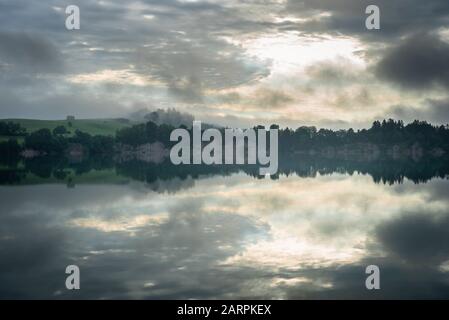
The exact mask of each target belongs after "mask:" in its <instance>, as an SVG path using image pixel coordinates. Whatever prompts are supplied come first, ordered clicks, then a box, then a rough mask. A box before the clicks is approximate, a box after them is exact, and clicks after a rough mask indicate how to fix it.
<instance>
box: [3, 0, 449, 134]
mask: <svg viewBox="0 0 449 320" xmlns="http://www.w3.org/2000/svg"><path fill="white" fill-rule="evenodd" d="M70 4H75V5H78V6H79V8H80V11H81V29H80V30H74V31H68V30H66V28H65V18H66V14H65V7H66V6H67V5H70ZM369 4H376V5H378V6H379V7H380V10H381V29H380V30H367V29H366V28H365V18H366V16H367V15H366V14H365V8H366V6H367V5H369ZM448 26H449V2H448V1H447V0H429V1H418V0H407V1H406V0H396V1H389V0H377V1H365V0H304V1H292V0H290V1H283V0H264V1H262V0H246V1H236V0H230V1H215V0H211V1H201V0H200V1H195V0H182V1H181V0H179V1H174V0H147V1H129V2H126V3H125V2H124V1H118V0H105V1H87V0H86V1H75V0H73V1H68V2H65V1H51V0H43V1H34V2H31V1H22V0H14V1H13V0H6V1H5V0H0V30H1V31H0V97H1V99H0V117H1V118H17V117H22V118H40V119H60V118H64V117H65V116H66V115H68V114H70V115H75V116H76V117H78V118H95V117H119V116H127V115H130V114H132V113H134V114H135V112H136V111H138V110H141V109H158V108H162V109H168V108H176V109H177V110H179V111H181V112H187V113H190V114H193V115H194V116H195V118H197V119H199V120H203V121H206V122H212V123H219V124H227V125H234V126H245V125H254V124H257V123H262V124H269V123H279V124H281V125H283V126H293V127H297V126H299V125H303V124H314V125H318V126H327V127H349V126H355V127H362V126H367V125H369V124H370V123H371V122H372V121H373V120H375V119H381V118H387V117H394V118H401V119H404V120H406V121H409V120H413V119H420V120H429V121H432V122H435V123H442V124H444V123H448V122H449V108H448V105H449V104H448V101H449V96H448V94H447V89H448V88H449V58H448V57H449V27H448Z"/></svg>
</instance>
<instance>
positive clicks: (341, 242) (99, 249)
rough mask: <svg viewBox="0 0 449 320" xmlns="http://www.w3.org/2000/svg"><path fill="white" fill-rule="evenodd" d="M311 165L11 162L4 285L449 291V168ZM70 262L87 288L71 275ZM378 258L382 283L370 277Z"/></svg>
mask: <svg viewBox="0 0 449 320" xmlns="http://www.w3.org/2000/svg"><path fill="white" fill-rule="evenodd" d="M133 167H135V166H133ZM403 167H404V166H401V168H403ZM338 168H340V169H338ZM303 169H304V168H303ZM306 169H307V168H306ZM306 169H304V170H305V172H308V174H300V173H298V172H297V171H296V172H294V171H291V172H290V171H289V172H287V173H285V172H284V173H282V171H281V174H280V175H279V176H278V177H277V178H276V179H270V178H265V179H261V178H257V177H255V176H254V175H252V174H250V173H248V172H245V171H244V170H235V171H232V170H231V172H222V171H217V172H207V173H201V172H195V173H194V174H188V173H179V172H174V173H173V174H171V175H168V176H167V175H164V174H163V173H162V172H165V171H164V170H160V172H159V173H158V169H157V166H156V167H153V168H152V169H151V172H152V174H151V175H149V174H148V172H146V173H143V174H139V173H136V174H124V172H125V171H126V170H124V169H123V168H116V167H110V168H106V169H104V168H98V167H97V168H95V169H92V168H90V169H89V170H87V171H86V172H81V173H80V172H75V171H73V168H71V169H67V170H65V171H64V170H59V169H58V170H56V171H55V170H53V171H51V170H50V172H52V173H50V174H42V173H41V174H38V173H36V172H34V173H33V172H32V170H31V173H30V172H29V171H26V173H24V172H25V171H23V170H22V171H23V172H22V174H19V173H18V171H21V169H20V168H18V169H15V170H13V171H10V172H9V173H8V174H7V175H6V174H3V175H2V177H3V183H2V185H1V186H0V199H1V202H0V284H1V286H0V298H2V299H8V298H20V299H27V298H33V299H35V298H46V299H47V298H48V299H81V298H82V299H85V298H86V299H111V298H124V299H335V298H336V299H343V298H356V299H378V298H395V299H405V298H448V297H449V210H448V208H449V206H448V205H449V197H448V196H449V180H447V178H446V176H445V174H441V173H440V172H439V171H435V172H434V173H433V174H431V175H430V176H429V175H428V174H427V173H426V172H425V169H423V170H424V171H423V170H421V171H420V170H415V171H413V170H411V171H408V172H407V173H406V174H405V175H404V174H403V173H401V172H400V173H398V174H395V175H392V174H391V170H390V171H388V168H387V167H383V169H382V168H381V169H379V168H377V169H372V170H371V171H369V170H368V171H369V172H364V171H366V170H361V169H360V168H358V170H353V169H352V168H350V170H348V169H347V168H346V169H344V168H343V169H342V168H341V167H340V166H337V167H336V168H333V169H331V170H323V169H322V168H321V169H319V170H308V169H307V170H306ZM309 169H310V168H309ZM382 170H383V171H385V172H387V173H388V174H387V177H386V178H385V177H384V176H383V175H382V172H383V171H382ZM61 172H62V173H63V174H62V175H61ZM301 172H302V171H301ZM361 172H363V173H361ZM14 174H15V175H17V176H18V177H21V178H17V179H16V178H11V176H12V175H14ZM58 174H59V176H58ZM379 175H380V176H379ZM5 176H7V177H8V179H9V180H7V179H6V178H5ZM149 176H150V177H151V178H148V177H149ZM14 177H15V176H14ZM5 179H6V180H5ZM11 181H13V182H11ZM418 182H419V183H418ZM68 265H77V266H78V267H79V269H80V274H81V282H80V283H81V289H80V290H67V289H66V287H65V279H66V277H67V274H65V269H66V266H68ZM368 265H377V266H378V267H379V269H380V283H381V289H380V290H367V289H366V287H365V279H366V277H367V274H366V273H365V268H366V267H367V266H368Z"/></svg>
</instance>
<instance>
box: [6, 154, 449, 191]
mask: <svg viewBox="0 0 449 320" xmlns="http://www.w3.org/2000/svg"><path fill="white" fill-rule="evenodd" d="M105 170H109V171H110V172H111V175H113V176H114V177H122V178H129V179H132V180H136V181H141V182H145V183H147V184H154V183H156V182H158V181H170V180H172V179H177V180H178V181H179V182H181V181H185V180H187V179H198V178H199V177H201V176H213V175H221V176H228V175H231V174H235V173H238V172H242V173H245V174H247V175H250V176H252V177H254V178H258V179H259V178H263V177H261V176H260V175H259V167H258V165H210V166H207V165H178V166H176V165H173V164H172V163H170V161H169V160H166V161H164V162H162V163H160V164H154V163H146V162H140V161H136V160H133V161H129V162H123V163H114V162H113V160H112V159H111V158H110V157H89V158H86V159H84V160H83V161H81V162H76V163H73V162H70V161H69V160H67V158H65V157H37V158H32V159H26V160H22V161H21V162H17V163H15V165H13V166H9V167H7V168H6V167H3V168H0V184H3V185H5V184H28V183H30V175H33V176H34V179H33V183H45V182H48V181H49V180H50V179H51V180H52V181H54V182H63V183H66V184H67V185H69V186H70V185H73V184H74V183H77V182H79V181H82V180H83V178H86V177H87V176H88V175H89V174H92V173H94V172H101V171H105ZM333 173H341V174H350V175H352V174H355V173H361V174H369V175H371V176H372V177H373V180H374V181H375V182H376V183H388V184H394V183H402V182H403V181H404V179H409V180H411V181H413V182H415V183H423V182H427V181H429V180H430V179H432V178H435V177H439V178H447V177H448V176H449V161H448V159H446V158H445V157H442V158H430V157H429V158H426V157H424V158H421V159H420V161H412V160H406V159H405V160H404V159H402V160H391V159H384V160H379V159H378V160H376V161H349V160H337V159H329V158H325V157H322V156H304V155H294V156H286V155H283V156H282V155H281V156H280V159H279V170H278V174H277V175H275V176H271V179H277V178H278V177H279V175H287V176H289V175H293V174H296V175H298V176H300V177H315V176H317V175H330V174H333ZM91 178H92V177H91ZM93 179H97V180H98V181H95V180H94V181H95V182H97V183H102V182H103V183H104V182H111V181H112V182H113V181H114V180H113V179H112V180H108V181H101V179H103V178H102V176H101V175H100V176H99V177H93ZM118 180H119V179H118ZM119 181H123V179H122V180H119ZM89 182H93V181H92V180H89Z"/></svg>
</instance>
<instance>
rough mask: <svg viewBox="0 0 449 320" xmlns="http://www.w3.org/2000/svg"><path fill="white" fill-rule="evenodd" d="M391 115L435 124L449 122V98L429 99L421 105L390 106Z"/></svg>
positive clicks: (406, 119)
mask: <svg viewBox="0 0 449 320" xmlns="http://www.w3.org/2000/svg"><path fill="white" fill-rule="evenodd" d="M388 114H389V116H390V117H392V118H394V119H401V120H404V121H406V122H412V121H414V120H426V121H428V122H431V123H433V124H440V125H441V124H442V125H445V124H448V123H449V98H446V99H428V100H426V101H424V103H423V105H422V106H420V107H411V106H403V105H397V106H393V107H391V108H390V110H389V112H388Z"/></svg>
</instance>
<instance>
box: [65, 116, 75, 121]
mask: <svg viewBox="0 0 449 320" xmlns="http://www.w3.org/2000/svg"><path fill="white" fill-rule="evenodd" d="M67 121H75V116H67Z"/></svg>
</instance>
